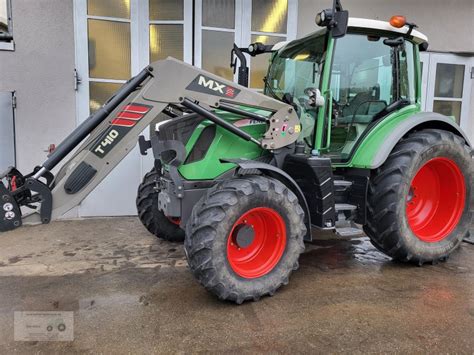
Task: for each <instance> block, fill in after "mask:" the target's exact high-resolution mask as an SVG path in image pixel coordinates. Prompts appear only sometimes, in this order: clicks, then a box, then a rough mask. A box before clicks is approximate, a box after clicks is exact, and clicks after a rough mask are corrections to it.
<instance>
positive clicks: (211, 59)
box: [194, 0, 298, 90]
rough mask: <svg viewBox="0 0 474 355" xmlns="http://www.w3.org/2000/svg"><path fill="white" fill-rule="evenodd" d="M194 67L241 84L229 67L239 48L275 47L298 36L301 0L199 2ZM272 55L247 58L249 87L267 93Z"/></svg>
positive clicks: (210, 0)
mask: <svg viewBox="0 0 474 355" xmlns="http://www.w3.org/2000/svg"><path fill="white" fill-rule="evenodd" d="M195 5H196V6H195V14H196V19H195V20H196V21H195V41H194V43H195V48H194V50H195V52H194V54H195V55H194V60H195V61H194V65H196V66H197V67H201V68H203V69H205V70H207V71H210V72H211V73H214V74H217V75H219V76H222V77H224V78H226V79H228V80H233V79H235V80H237V77H236V75H234V73H233V72H232V69H231V68H230V67H229V59H230V51H231V49H232V47H233V45H234V43H235V44H237V46H239V47H247V46H248V45H249V44H250V43H254V42H261V43H263V44H266V45H273V44H276V43H278V42H283V41H287V40H292V39H294V38H295V36H296V24H297V21H296V18H297V12H298V1H297V0H196V1H195ZM270 58H271V55H270V54H262V55H259V56H256V57H250V56H247V60H248V65H249V67H250V75H249V76H250V78H249V86H250V87H251V88H253V89H257V90H262V89H263V85H264V83H263V78H264V76H265V75H266V73H267V70H268V65H269V60H270Z"/></svg>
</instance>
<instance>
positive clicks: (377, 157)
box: [350, 112, 472, 169]
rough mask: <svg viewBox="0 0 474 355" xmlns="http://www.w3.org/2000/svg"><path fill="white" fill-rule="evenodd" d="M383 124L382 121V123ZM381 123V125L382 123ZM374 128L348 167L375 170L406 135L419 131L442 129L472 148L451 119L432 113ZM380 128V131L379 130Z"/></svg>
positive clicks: (414, 115)
mask: <svg viewBox="0 0 474 355" xmlns="http://www.w3.org/2000/svg"><path fill="white" fill-rule="evenodd" d="M382 122H383V121H382ZM382 122H381V123H382ZM378 126H379V125H377V126H375V127H374V128H373V129H372V130H371V132H369V133H368V134H367V136H366V137H365V138H364V139H363V142H362V143H361V144H360V145H359V147H358V148H357V150H356V152H355V153H354V156H353V158H352V159H351V162H350V165H351V166H352V167H356V168H366V169H376V168H378V167H380V166H381V165H382V164H383V163H384V162H385V161H386V160H387V158H388V156H389V155H390V153H391V152H392V150H393V148H394V147H395V145H396V144H397V143H398V142H399V141H400V140H401V139H402V138H403V137H404V136H405V135H407V134H408V133H410V132H412V131H415V130H421V129H428V128H431V129H442V130H446V131H450V132H452V133H454V134H456V135H458V136H460V137H462V138H463V139H464V140H465V141H466V144H467V145H468V146H469V147H472V145H471V142H470V141H469V138H468V137H467V135H466V134H465V133H464V132H463V130H462V129H461V127H459V125H458V124H457V123H456V122H454V121H453V119H452V118H449V117H446V116H443V115H441V114H439V113H434V112H421V113H416V114H413V115H411V116H409V117H407V118H405V119H403V120H401V121H399V122H398V124H396V125H395V126H394V127H393V126H391V127H390V126H389V125H387V126H385V127H383V126H380V127H378ZM379 128H380V129H379Z"/></svg>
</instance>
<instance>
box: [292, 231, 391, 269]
mask: <svg viewBox="0 0 474 355" xmlns="http://www.w3.org/2000/svg"><path fill="white" fill-rule="evenodd" d="M390 260H391V259H390V258H389V257H387V256H385V255H384V254H382V253H380V252H379V251H377V250H376V249H375V248H374V246H373V245H372V244H371V243H370V241H369V239H368V238H365V237H364V238H357V239H348V240H346V239H331V240H314V241H313V242H311V243H307V244H306V251H305V253H304V254H303V255H302V256H301V258H300V264H301V265H302V266H305V265H306V266H312V267H317V268H319V269H321V270H329V269H340V268H349V267H351V266H354V265H356V264H363V265H368V264H380V265H383V264H385V263H386V262H387V261H390Z"/></svg>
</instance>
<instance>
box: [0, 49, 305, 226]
mask: <svg viewBox="0 0 474 355" xmlns="http://www.w3.org/2000/svg"><path fill="white" fill-rule="evenodd" d="M242 107H252V108H258V109H260V110H263V111H266V112H268V113H269V114H268V116H267V117H268V118H267V117H263V116H262V117H260V119H261V120H262V121H265V123H266V124H267V130H266V132H265V134H263V135H262V137H260V138H259V139H256V138H254V137H252V136H250V135H249V134H248V133H246V132H245V131H243V130H242V129H240V128H238V127H236V126H233V125H232V124H231V123H229V122H227V121H225V120H224V119H222V118H220V117H218V116H217V115H216V114H215V113H214V112H213V111H214V110H215V109H220V110H224V111H228V112H233V113H234V114H236V113H237V114H239V112H240V114H241V115H242V116H246V112H245V111H243V110H242V109H241V108H242ZM170 108H173V109H175V110H178V111H181V112H195V113H197V114H198V115H199V116H200V117H204V118H206V119H208V120H210V121H212V122H213V123H214V124H216V125H218V126H220V127H222V128H224V129H226V130H228V131H229V132H231V133H232V134H235V135H236V136H238V137H240V138H241V139H245V140H247V141H252V142H253V143H255V144H257V145H259V146H261V148H263V149H268V150H273V149H278V148H281V147H285V146H287V145H289V144H291V143H293V142H295V141H296V139H297V138H298V136H299V132H300V131H301V127H300V123H299V119H298V116H297V114H296V113H295V111H294V109H293V107H292V106H289V105H287V104H285V103H282V102H280V101H277V100H275V99H272V98H269V97H267V96H265V95H263V94H260V93H257V92H255V91H252V90H250V89H248V88H246V87H243V86H240V85H237V84H235V83H233V82H230V81H227V80H225V79H222V78H220V77H218V76H215V75H213V74H211V73H208V72H206V71H204V70H201V69H198V68H195V67H193V66H191V65H188V64H185V63H183V62H181V61H178V60H176V59H173V58H168V59H166V60H163V61H158V62H155V63H153V64H151V65H150V66H148V67H147V68H145V69H144V70H143V71H142V72H140V73H139V74H138V75H137V76H136V77H134V78H132V79H131V80H129V81H128V82H127V83H126V84H125V85H124V86H123V87H122V88H121V89H120V90H119V91H118V92H117V93H116V94H115V95H114V96H113V97H112V98H110V99H109V100H108V101H107V102H106V103H105V104H104V105H103V106H102V107H101V108H100V109H99V110H98V111H97V112H95V113H94V114H92V115H91V116H90V117H89V118H88V119H87V120H86V121H84V123H82V124H81V125H80V126H78V127H77V128H76V129H75V130H74V131H73V132H72V133H71V134H70V135H69V136H68V137H67V138H66V139H65V140H64V141H63V142H62V143H61V144H60V145H59V146H58V148H57V149H56V150H55V151H54V152H53V153H52V154H50V155H49V157H48V159H47V160H46V161H45V162H44V163H43V164H42V165H41V166H39V167H37V168H35V170H34V171H33V172H32V173H31V174H28V175H26V176H23V175H22V174H21V173H19V172H18V171H17V170H16V169H14V168H11V169H9V170H8V171H7V172H6V173H4V174H3V175H2V176H0V179H2V180H6V181H7V185H8V187H4V186H2V187H4V188H3V189H2V190H1V191H0V192H1V193H2V198H3V201H4V202H6V203H8V204H11V205H12V208H11V210H10V211H8V212H11V213H8V216H6V217H5V218H2V219H1V220H0V231H6V230H10V229H14V228H17V227H19V226H20V225H21V224H23V223H28V224H35V223H48V222H49V221H51V220H52V219H56V218H58V217H60V216H61V215H63V214H64V213H66V212H67V211H69V210H70V209H71V208H73V207H75V206H77V205H78V204H79V203H81V201H83V200H84V199H85V198H86V197H87V196H88V195H89V193H90V192H91V191H92V190H93V189H94V188H95V187H96V186H97V185H98V184H99V183H100V182H101V181H102V180H103V179H104V178H105V177H106V176H107V175H108V174H109V173H110V172H111V171H112V170H113V169H114V168H115V167H116V166H117V164H118V163H119V162H120V161H121V160H122V159H123V158H125V156H127V154H128V153H130V152H131V151H132V150H133V149H134V147H135V146H136V144H137V141H138V137H139V135H140V134H141V132H143V131H144V130H145V129H146V128H147V127H148V126H150V127H153V125H152V124H154V123H157V122H159V121H160V120H162V119H163V118H164V117H165V118H166V117H167V116H166V113H167V110H170ZM249 115H250V114H249ZM255 116H257V115H255V114H254V115H253V117H252V118H253V119H255V118H258V117H255ZM168 118H169V117H168ZM243 118H245V117H243ZM247 118H248V117H247ZM282 132H284V134H282ZM152 138H153V137H152ZM153 141H157V140H156V139H152V142H151V143H150V142H146V143H148V145H149V146H150V147H151V144H152V143H153ZM81 142H82V144H81ZM156 144H158V142H157V143H156ZM78 145H80V146H79V148H78V149H77V150H76V151H75V152H74V153H72V152H73V150H74V149H75V148H76V147H77V146H78ZM71 153H72V156H71V157H70V158H69V160H68V161H67V162H66V163H65V164H63V165H62V167H61V168H60V169H59V171H58V173H57V174H55V175H53V174H52V170H53V169H54V168H55V167H56V166H58V165H59V164H60V163H61V162H62V161H63V160H64V159H65V158H66V157H67V156H68V155H70V154H71ZM176 160H177V161H178V159H176ZM170 165H171V166H175V167H176V165H177V164H176V162H175V164H173V162H172V161H171V162H170ZM12 181H14V182H15V184H12ZM2 185H3V184H2ZM28 207H29V208H31V207H36V209H34V210H33V212H32V213H29V214H25V215H23V214H22V213H21V212H20V211H21V210H22V209H23V210H24V209H25V208H28ZM7 217H8V218H7Z"/></svg>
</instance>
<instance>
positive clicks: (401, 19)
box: [390, 15, 407, 28]
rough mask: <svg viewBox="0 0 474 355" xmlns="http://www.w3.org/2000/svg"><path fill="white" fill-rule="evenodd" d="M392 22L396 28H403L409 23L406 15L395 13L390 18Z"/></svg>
mask: <svg viewBox="0 0 474 355" xmlns="http://www.w3.org/2000/svg"><path fill="white" fill-rule="evenodd" d="M390 24H391V25H392V26H393V27H395V28H402V27H403V26H405V25H406V24H407V19H406V17H405V16H400V15H395V16H392V17H391V18H390Z"/></svg>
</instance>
